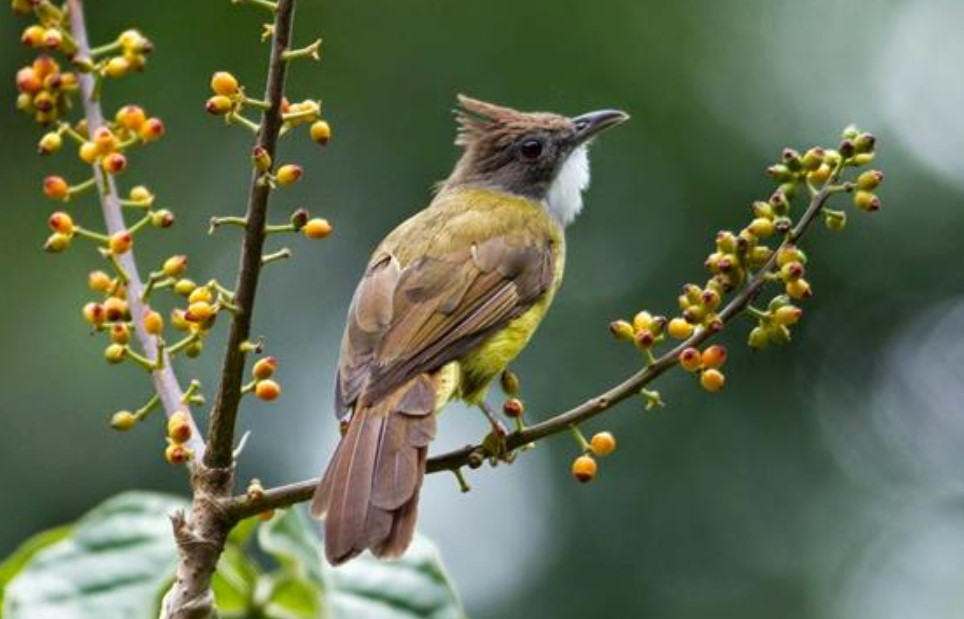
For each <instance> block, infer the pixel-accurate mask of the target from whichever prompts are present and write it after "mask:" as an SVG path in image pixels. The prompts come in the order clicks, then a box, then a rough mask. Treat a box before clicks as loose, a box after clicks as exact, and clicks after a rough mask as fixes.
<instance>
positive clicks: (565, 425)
mask: <svg viewBox="0 0 964 619" xmlns="http://www.w3.org/2000/svg"><path fill="white" fill-rule="evenodd" d="M841 169H842V168H841V167H839V166H838V168H837V169H836V170H835V171H834V173H833V174H832V176H831V178H830V179H829V180H828V181H827V182H826V183H825V184H824V186H823V188H822V189H821V190H820V191H818V192H817V193H816V194H815V195H814V196H813V198H811V200H810V204H809V205H808V206H807V209H806V211H804V213H803V215H802V216H801V217H800V219H799V220H798V221H797V224H796V226H794V227H793V229H792V230H790V232H789V233H788V234H787V235H786V238H785V239H784V240H783V242H782V243H781V245H780V246H781V247H783V246H785V245H788V244H790V243H794V242H796V241H797V240H798V239H799V238H800V237H801V236H803V234H804V233H805V232H806V231H807V228H808V227H809V226H810V224H811V223H813V220H814V219H815V218H816V217H817V216H818V215H819V214H820V211H821V209H822V208H823V207H824V205H825V204H826V202H827V200H828V199H829V198H830V196H831V195H833V194H834V193H837V192H838V191H839V190H840V188H839V187H838V186H837V185H836V183H837V181H838V180H839V178H840V173H841ZM778 253H779V252H778V251H774V252H773V255H772V256H771V257H770V259H769V260H768V261H767V262H766V263H765V264H764V265H763V266H762V267H761V268H760V270H759V271H757V272H756V274H755V275H754V276H753V277H752V278H751V279H750V281H749V282H747V284H746V286H744V287H743V288H742V289H741V290H740V291H739V292H738V293H737V294H736V295H735V296H734V297H733V298H732V299H731V300H730V301H729V302H728V303H727V304H726V305H725V306H724V307H723V309H722V310H721V311H720V313H719V318H720V320H721V321H722V322H723V323H724V325H725V324H727V323H729V322H730V321H731V320H732V319H733V318H734V317H735V316H737V315H739V314H740V313H741V312H742V311H743V310H744V309H745V308H746V307H747V305H748V304H749V303H750V302H751V301H752V300H753V298H754V297H755V296H756V294H757V293H758V292H759V290H760V289H761V288H762V287H763V286H764V284H766V282H767V277H768V276H769V275H770V274H771V273H773V272H774V268H775V266H776V264H777V254H778ZM715 334H716V332H715V331H712V330H710V329H706V328H702V329H697V330H696V332H695V333H694V334H693V335H692V336H691V337H689V338H688V339H687V340H686V341H684V342H682V343H681V344H679V345H677V346H676V347H675V348H673V349H671V350H669V351H667V352H665V353H663V354H662V355H660V356H659V357H658V358H657V359H656V360H655V361H653V362H652V363H650V364H649V365H647V366H646V368H644V369H642V370H640V371H639V372H637V373H635V374H633V375H632V376H630V377H629V378H627V379H626V380H624V381H623V382H621V383H619V384H617V385H615V386H614V387H612V388H610V389H609V390H607V391H604V392H603V393H601V394H599V395H596V396H594V397H592V398H590V399H588V400H586V401H585V402H583V403H582V404H580V405H579V406H576V407H574V408H571V409H569V410H567V411H565V412H562V413H559V414H557V415H554V416H552V417H550V418H549V419H547V420H545V421H543V422H541V423H537V424H535V425H532V426H529V427H527V428H526V429H525V430H523V431H521V432H513V433H512V434H510V435H509V436H508V437H507V438H506V447H507V449H509V450H514V449H518V448H520V447H522V446H524V445H528V444H529V443H532V442H534V441H537V440H539V439H542V438H545V437H547V436H551V435H553V434H558V433H560V432H565V431H566V430H568V429H569V428H571V427H572V426H575V425H579V424H581V423H583V422H585V421H587V420H589V419H591V418H593V417H595V416H596V415H598V414H600V413H602V412H603V411H606V410H607V409H609V408H612V407H613V406H615V405H616V404H619V403H620V402H622V401H623V400H626V399H628V398H630V397H632V396H635V395H638V394H639V392H640V390H641V389H643V388H644V387H646V386H647V385H649V384H650V383H651V382H653V381H654V380H656V379H657V378H659V377H660V376H661V375H663V374H664V373H665V372H666V371H667V370H669V369H670V368H672V367H674V366H676V365H677V363H678V359H679V354H680V353H681V352H682V351H683V350H684V349H686V348H689V347H691V346H700V345H701V344H703V343H704V342H706V341H707V340H708V339H710V338H711V337H713V335H715ZM473 453H475V454H479V455H484V454H485V450H484V447H483V446H482V445H481V444H478V445H468V446H466V447H463V448H462V449H456V450H454V451H450V452H448V453H444V454H441V455H438V456H435V457H433V458H430V459H429V461H428V472H429V473H437V472H439V471H451V470H456V469H458V468H460V467H463V466H466V465H467V464H468V463H469V460H470V457H471V456H472V454H473ZM318 482H319V479H317V478H315V479H308V480H305V481H300V482H296V483H293V484H288V485H285V486H278V487H277V488H271V489H269V490H266V491H265V493H264V495H262V496H260V497H259V498H256V499H251V498H248V497H247V496H243V495H242V496H237V497H234V498H233V499H231V500H230V501H229V502H228V503H227V504H226V505H225V508H226V510H227V513H228V514H229V516H230V517H231V518H232V519H242V518H247V517H249V516H253V515H255V514H259V513H261V512H263V511H266V510H269V509H275V508H280V507H286V506H289V505H294V504H296V503H301V502H304V501H307V500H309V499H311V497H312V495H313V494H314V491H315V486H317V485H318Z"/></svg>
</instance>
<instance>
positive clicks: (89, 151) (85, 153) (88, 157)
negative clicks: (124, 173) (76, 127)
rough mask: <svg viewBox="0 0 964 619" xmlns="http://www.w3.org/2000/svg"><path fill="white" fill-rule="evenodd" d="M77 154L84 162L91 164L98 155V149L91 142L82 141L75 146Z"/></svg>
mask: <svg viewBox="0 0 964 619" xmlns="http://www.w3.org/2000/svg"><path fill="white" fill-rule="evenodd" d="M77 156H78V157H80V160H81V161H83V162H84V163H89V164H93V163H94V162H95V161H97V158H98V157H100V149H99V148H97V145H96V144H94V143H93V142H90V141H88V142H84V143H83V144H81V145H80V146H78V147H77Z"/></svg>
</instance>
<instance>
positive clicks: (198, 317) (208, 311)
mask: <svg viewBox="0 0 964 619" xmlns="http://www.w3.org/2000/svg"><path fill="white" fill-rule="evenodd" d="M212 316H214V307H212V306H211V304H209V303H208V302H207V301H196V302H194V303H191V304H190V305H189V306H188V308H187V312H186V313H185V314H184V319H185V320H187V321H188V322H194V323H201V322H206V321H207V320H208V319H210V318H211V317H212Z"/></svg>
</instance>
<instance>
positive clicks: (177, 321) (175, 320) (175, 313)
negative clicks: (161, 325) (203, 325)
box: [171, 308, 191, 331]
mask: <svg viewBox="0 0 964 619" xmlns="http://www.w3.org/2000/svg"><path fill="white" fill-rule="evenodd" d="M184 314H185V312H184V310H182V309H180V308H174V309H173V310H171V326H172V327H174V328H175V329H177V330H178V331H187V329H188V328H189V327H190V326H191V324H190V323H189V322H188V321H187V318H185V317H184Z"/></svg>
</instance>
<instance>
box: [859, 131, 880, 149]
mask: <svg viewBox="0 0 964 619" xmlns="http://www.w3.org/2000/svg"><path fill="white" fill-rule="evenodd" d="M876 144H877V138H876V137H874V134H873V133H866V132H865V133H861V134H860V135H858V136H857V137H856V138H855V139H854V148H855V149H856V150H857V152H858V153H870V152H873V150H874V146H875V145H876Z"/></svg>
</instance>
